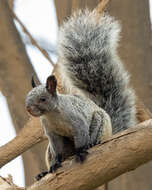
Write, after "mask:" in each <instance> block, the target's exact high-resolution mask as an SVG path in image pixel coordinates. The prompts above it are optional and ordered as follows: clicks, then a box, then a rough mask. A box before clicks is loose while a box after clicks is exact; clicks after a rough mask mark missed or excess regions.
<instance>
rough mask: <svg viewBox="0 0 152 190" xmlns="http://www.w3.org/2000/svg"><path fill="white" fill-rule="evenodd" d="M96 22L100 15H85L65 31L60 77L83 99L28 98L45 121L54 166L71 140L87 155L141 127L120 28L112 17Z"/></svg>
mask: <svg viewBox="0 0 152 190" xmlns="http://www.w3.org/2000/svg"><path fill="white" fill-rule="evenodd" d="M96 16H97V15H96V12H95V11H93V12H89V11H88V10H86V11H84V12H82V11H79V12H78V13H76V14H74V15H73V16H72V17H71V18H70V19H69V20H68V21H67V22H65V23H64V24H63V26H62V27H61V29H60V38H59V44H58V53H59V57H60V60H61V61H60V64H59V68H60V71H61V73H60V74H61V75H62V76H63V77H62V79H64V83H65V87H69V86H70V88H73V87H74V88H75V89H76V90H77V89H78V91H79V90H80V94H79V95H80V96H78V95H77V96H75V95H61V94H58V93H54V95H53V94H52V95H51V94H50V93H49V92H48V91H47V89H46V86H45V85H40V86H38V87H35V88H34V89H33V90H32V91H31V92H29V94H28V95H27V100H26V106H27V110H28V111H29V113H30V114H32V115H33V116H40V118H41V122H42V125H43V127H44V130H45V133H46V135H47V136H48V139H49V148H48V149H47V152H48V154H49V153H51V159H52V161H51V162H52V164H54V163H55V162H56V158H57V156H58V155H59V154H63V153H65V152H67V150H66V146H67V145H66V141H65V138H67V139H68V143H69V142H72V144H73V145H74V149H79V148H80V149H81V148H82V147H88V146H94V145H95V144H98V143H99V142H100V141H101V140H105V139H106V138H107V137H108V136H110V135H111V133H112V130H113V134H114V133H116V132H118V131H121V130H124V129H127V128H128V127H130V126H132V125H135V123H136V109H135V95H134V91H133V90H132V89H131V88H130V87H129V75H128V73H127V71H126V70H125V69H124V66H123V63H122V62H121V60H120V59H119V57H118V55H117V45H118V41H119V32H120V25H119V23H118V22H117V21H115V20H114V18H112V17H110V16H108V15H106V14H105V15H103V16H102V17H101V18H100V19H99V20H98V23H97V21H96ZM50 92H51V91H50ZM81 95H82V96H81ZM42 96H45V97H46V102H41V101H40V98H41V97H42ZM92 100H93V101H92ZM109 116H110V117H109ZM111 121H112V127H111ZM68 149H70V150H72V151H71V152H73V148H71V147H70V148H68ZM47 157H48V161H49V160H50V156H47Z"/></svg>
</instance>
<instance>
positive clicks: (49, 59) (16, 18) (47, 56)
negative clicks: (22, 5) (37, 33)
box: [11, 10, 55, 67]
mask: <svg viewBox="0 0 152 190" xmlns="http://www.w3.org/2000/svg"><path fill="white" fill-rule="evenodd" d="M11 11H12V14H13V17H14V19H15V20H16V21H17V22H18V23H19V24H20V25H21V27H22V29H23V31H24V32H25V33H26V34H27V35H28V37H29V38H30V40H31V43H32V44H33V45H34V46H36V47H37V48H38V49H39V51H40V52H41V53H42V54H43V55H44V57H45V58H46V59H47V60H48V61H49V62H50V63H51V64H52V66H53V67H54V65H55V64H54V63H53V61H52V60H51V58H50V57H49V55H48V53H47V52H46V51H45V50H44V49H43V48H41V47H40V46H39V45H38V43H37V41H36V40H35V39H34V38H33V37H32V35H31V34H30V33H29V31H28V30H27V29H26V27H25V26H24V24H23V23H22V22H21V21H20V19H19V18H18V17H17V15H16V14H15V13H14V11H13V10H11Z"/></svg>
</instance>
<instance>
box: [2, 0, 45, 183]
mask: <svg viewBox="0 0 152 190" xmlns="http://www.w3.org/2000/svg"><path fill="white" fill-rule="evenodd" d="M32 73H34V71H33V68H32V66H31V64H30V61H29V59H28V57H27V55H26V52H25V47H24V44H23V43H22V41H21V39H20V36H19V34H18V32H17V30H16V28H15V26H14V23H13V17H12V15H11V11H10V9H9V6H8V3H7V1H6V0H0V90H1V91H2V93H3V94H4V96H5V97H6V99H7V103H8V106H9V110H10V113H11V117H12V121H13V124H14V126H15V129H16V131H17V133H18V132H19V130H20V129H21V128H22V127H23V126H24V124H25V123H26V122H27V120H28V114H27V113H26V110H25V106H24V104H25V97H26V94H27V92H28V91H29V90H30V89H31V85H30V80H31V75H32ZM3 127H5V126H3ZM1 133H2V132H1ZM8 134H9V132H8ZM43 147H44V146H43ZM43 147H42V146H41V145H39V146H38V147H35V148H32V149H31V150H29V151H28V154H27V153H25V154H24V155H23V161H24V168H25V176H26V182H27V184H28V185H29V184H31V182H32V181H33V180H32V179H33V177H34V176H35V175H36V173H37V172H40V170H41V169H42V168H45V164H44V151H43V152H42V153H40V150H41V149H44V148H43ZM38 155H39V156H38ZM34 159H35V161H34V164H33V168H32V170H31V172H30V173H29V170H30V169H31V164H30V163H31V162H32V161H33V160H34Z"/></svg>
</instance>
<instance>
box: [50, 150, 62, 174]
mask: <svg viewBox="0 0 152 190" xmlns="http://www.w3.org/2000/svg"><path fill="white" fill-rule="evenodd" d="M61 162H62V155H61V154H58V155H57V156H56V158H55V162H54V164H52V166H51V167H50V170H49V173H53V172H55V171H56V170H57V169H58V168H60V167H61V166H62V164H61Z"/></svg>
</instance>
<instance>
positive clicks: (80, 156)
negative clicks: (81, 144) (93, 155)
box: [75, 148, 88, 163]
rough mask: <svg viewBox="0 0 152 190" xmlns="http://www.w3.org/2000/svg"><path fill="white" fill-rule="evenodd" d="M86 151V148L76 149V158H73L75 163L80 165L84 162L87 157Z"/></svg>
mask: <svg viewBox="0 0 152 190" xmlns="http://www.w3.org/2000/svg"><path fill="white" fill-rule="evenodd" d="M87 149H88V148H78V149H77V150H76V157H75V160H76V162H80V163H82V162H84V161H85V160H86V158H87V155H88V151H87Z"/></svg>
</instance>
